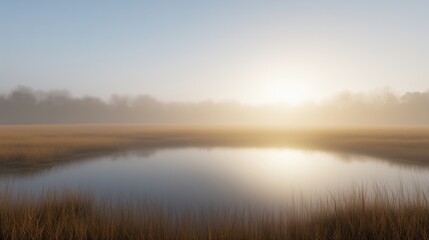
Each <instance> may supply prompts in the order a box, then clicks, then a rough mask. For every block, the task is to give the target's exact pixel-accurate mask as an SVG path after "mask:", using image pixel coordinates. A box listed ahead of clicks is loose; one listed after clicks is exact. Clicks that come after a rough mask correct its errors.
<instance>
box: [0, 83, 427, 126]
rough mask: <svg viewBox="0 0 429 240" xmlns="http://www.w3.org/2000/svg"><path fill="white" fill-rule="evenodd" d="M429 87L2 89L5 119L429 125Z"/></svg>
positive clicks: (1, 118)
mask: <svg viewBox="0 0 429 240" xmlns="http://www.w3.org/2000/svg"><path fill="white" fill-rule="evenodd" d="M428 106H429V90H426V91H420V92H406V93H404V94H395V93H394V92H393V91H391V90H389V89H387V88H386V89H383V90H378V91H374V92H371V93H354V92H348V91H344V92H341V93H338V94H337V95H335V96H333V97H331V98H328V99H326V100H324V101H320V102H318V103H311V102H308V103H303V104H300V105H296V106H291V105H288V104H260V105H251V104H244V103H240V102H235V101H210V100H207V101H201V102H171V101H170V102H166V101H161V100H158V99H156V98H155V97H152V96H150V95H138V96H120V95H112V97H110V99H108V100H103V99H101V98H98V97H93V96H85V97H75V96H73V94H72V93H70V92H69V91H66V90H51V91H40V90H34V89H31V88H28V87H17V88H15V89H14V90H12V91H9V92H3V93H2V94H0V113H1V114H0V123H1V124H55V123H58V124H61V123H146V124H202V125H204V124H256V125H258V124H277V125H381V124H383V125H386V124H387V125H424V124H429V108H428Z"/></svg>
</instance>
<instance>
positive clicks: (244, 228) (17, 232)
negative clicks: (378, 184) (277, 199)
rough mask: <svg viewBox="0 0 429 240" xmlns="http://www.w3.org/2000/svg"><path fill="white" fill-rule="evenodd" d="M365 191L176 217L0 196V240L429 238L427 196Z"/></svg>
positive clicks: (83, 201) (151, 210)
mask: <svg viewBox="0 0 429 240" xmlns="http://www.w3.org/2000/svg"><path fill="white" fill-rule="evenodd" d="M376 193H377V194H376V195H375V196H376V197H372V198H370V197H369V196H368V195H366V190H365V189H364V188H355V189H353V190H351V191H350V193H349V194H343V195H342V194H338V195H334V196H332V197H331V198H329V199H326V200H322V201H320V202H316V203H313V204H311V205H305V204H304V206H307V207H304V208H300V210H297V209H295V208H294V206H289V207H286V208H284V209H283V210H282V211H281V212H276V214H273V213H270V212H268V211H266V212H264V211H262V212H257V213H256V212H252V210H251V209H212V210H208V209H200V210H194V211H188V212H186V211H185V212H184V213H181V214H178V213H177V212H174V211H167V210H165V209H163V208H161V207H159V206H157V205H156V204H150V203H149V202H143V203H141V204H139V205H131V204H127V203H118V204H115V205H112V204H109V203H108V202H96V201H94V200H93V198H92V197H91V195H85V194H77V193H72V192H67V191H64V192H51V193H47V194H45V195H43V196H42V197H40V198H38V199H31V198H25V197H22V196H21V197H16V196H13V194H11V193H10V192H7V191H6V192H3V193H2V194H1V197H0V239H10V240H14V239H153V240H163V239H195V240H198V239H219V240H222V239H231V240H235V239H249V240H252V239H261V240H270V239H389V240H395V239H398V240H399V239H421V240H424V239H429V202H428V198H427V196H428V195H427V192H425V191H423V190H420V191H419V193H420V195H417V197H416V198H409V197H408V195H407V194H406V193H404V192H401V191H390V190H386V189H385V188H379V189H378V190H376Z"/></svg>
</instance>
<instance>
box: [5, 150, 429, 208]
mask: <svg viewBox="0 0 429 240" xmlns="http://www.w3.org/2000/svg"><path fill="white" fill-rule="evenodd" d="M416 183H417V184H419V185H423V186H425V185H426V184H429V170H428V169H427V168H424V167H418V166H401V165H397V164H395V163H393V162H390V161H389V160H382V159H376V158H373V157H366V156H356V155H347V154H339V153H332V152H321V151H310V150H300V149H287V148H225V147H219V148H196V147H195V148H193V147H187V148H166V149H144V150H137V151H129V152H124V153H117V154H112V155H108V156H102V157H94V158H90V159H86V160H85V161H78V162H74V163H70V164H67V165H65V166H59V167H56V168H53V169H50V170H47V171H42V172H40V173H37V174H31V175H17V176H7V177H6V176H4V177H2V178H1V182H0V186H1V187H2V188H4V187H6V186H7V187H9V188H11V189H13V192H15V193H26V194H34V195H37V194H40V193H41V192H43V191H46V190H47V189H50V190H55V189H60V190H61V189H64V188H67V189H70V190H76V191H88V192H91V193H93V194H94V196H95V197H96V198H97V199H108V200H111V201H117V200H126V201H140V200H142V199H150V200H151V201H154V202H162V203H165V204H168V205H177V204H180V205H187V206H195V205H198V206H201V205H210V206H211V205H222V206H234V205H238V206H243V205H245V204H258V205H262V206H281V205H282V204H284V203H290V202H291V201H294V200H296V199H300V198H302V199H306V200H309V199H316V200H317V199H320V198H324V197H329V196H330V195H332V194H335V193H337V192H344V191H348V190H350V189H351V188H352V187H357V186H372V185H374V184H379V185H380V186H387V187H390V188H399V187H402V188H404V189H413V187H414V186H415V185H416Z"/></svg>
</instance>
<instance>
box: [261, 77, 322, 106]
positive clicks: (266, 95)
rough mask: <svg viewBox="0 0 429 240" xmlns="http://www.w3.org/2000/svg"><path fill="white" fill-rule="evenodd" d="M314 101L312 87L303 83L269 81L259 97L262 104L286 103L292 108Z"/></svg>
mask: <svg viewBox="0 0 429 240" xmlns="http://www.w3.org/2000/svg"><path fill="white" fill-rule="evenodd" d="M313 99H314V96H313V94H312V90H311V86H309V85H308V84H307V83H305V82H302V81H294V82H285V81H280V80H277V81H276V80H272V81H267V83H266V84H265V85H264V86H263V87H262V88H261V89H260V96H259V102H261V103H274V104H276V103H286V104H289V105H292V106H296V105H298V104H301V103H303V102H306V101H311V100H313Z"/></svg>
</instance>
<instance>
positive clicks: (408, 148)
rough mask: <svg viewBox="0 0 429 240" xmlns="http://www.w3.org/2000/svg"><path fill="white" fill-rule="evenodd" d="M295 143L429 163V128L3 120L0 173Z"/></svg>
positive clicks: (399, 160) (409, 162) (296, 146)
mask: <svg viewBox="0 0 429 240" xmlns="http://www.w3.org/2000/svg"><path fill="white" fill-rule="evenodd" d="M189 146H194V147H293V148H308V149H315V150H323V151H334V152H338V153H341V154H360V155H366V156H372V157H377V158H384V159H387V160H389V161H391V162H394V163H396V164H405V165H417V166H422V167H423V166H429V128H426V127H413V128H411V127H390V128H386V127H384V128H289V129H288V128H268V127H266V128H263V127H248V128H244V127H241V128H237V127H183V126H182V127H174V126H170V127H160V126H158V127H154V126H152V127H150V126H129V125H128V126H125V125H124V126H122V125H101V126H100V125H40V126H0V174H17V173H31V172H36V171H39V170H43V169H49V168H51V167H53V166H57V165H60V164H64V163H68V162H70V161H77V160H81V159H84V158H85V157H90V156H93V155H96V154H108V153H111V152H115V151H122V150H127V149H131V148H151V149H162V148H171V147H189Z"/></svg>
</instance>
